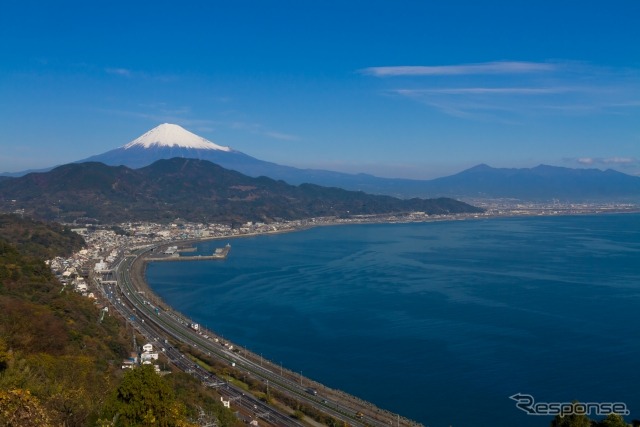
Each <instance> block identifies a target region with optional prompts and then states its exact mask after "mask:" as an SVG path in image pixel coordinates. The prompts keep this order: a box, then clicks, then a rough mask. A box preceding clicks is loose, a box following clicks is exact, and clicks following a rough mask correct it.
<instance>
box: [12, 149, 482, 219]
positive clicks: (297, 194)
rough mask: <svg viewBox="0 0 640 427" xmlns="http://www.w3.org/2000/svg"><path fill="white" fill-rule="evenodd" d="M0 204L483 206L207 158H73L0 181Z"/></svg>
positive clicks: (216, 212) (236, 210)
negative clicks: (139, 161) (143, 161)
mask: <svg viewBox="0 0 640 427" xmlns="http://www.w3.org/2000/svg"><path fill="white" fill-rule="evenodd" d="M0 209H1V210H4V211H15V210H17V209H23V210H24V211H25V213H27V214H31V215H35V216H37V217H39V218H43V219H52V218H55V219H57V220H64V221H67V222H72V221H74V220H75V219H78V218H87V217H88V218H95V219H98V220H100V221H102V222H108V223H116V222H126V221H142V220H145V221H159V222H169V221H174V220H175V219H176V218H183V219H186V220H191V221H194V222H219V223H238V222H240V223H244V222H247V221H259V222H267V223H269V222H273V221H278V220H293V219H304V218H310V217H320V216H350V215H367V214H398V213H400V214H401V213H407V212H415V211H423V212H426V213H427V214H451V213H464V212H469V213H471V212H481V211H482V209H479V208H475V207H473V206H470V205H468V204H466V203H463V202H459V201H456V200H452V199H446V198H442V199H430V200H424V199H409V200H402V199H397V198H393V197H390V196H381V195H369V194H365V193H363V192H357V191H348V190H344V189H340V188H330V187H322V186H318V185H315V184H302V185H300V186H292V185H290V184H287V183H286V182H284V181H282V180H278V181H276V180H273V179H271V178H268V177H259V178H253V177H249V176H246V175H243V174H241V173H239V172H236V171H232V170H228V169H224V168H222V167H221V166H219V165H216V164H214V163H211V162H209V161H206V160H196V159H183V158H173V159H169V160H158V161H157V162H155V163H153V164H151V165H149V166H146V167H144V168H140V169H130V168H128V167H126V166H108V165H104V164H102V163H95V162H87V163H79V164H78V163H71V164H67V165H63V166H59V167H57V168H55V169H53V170H51V171H50V172H45V173H32V174H29V175H26V176H24V177H20V178H10V179H9V180H5V181H0Z"/></svg>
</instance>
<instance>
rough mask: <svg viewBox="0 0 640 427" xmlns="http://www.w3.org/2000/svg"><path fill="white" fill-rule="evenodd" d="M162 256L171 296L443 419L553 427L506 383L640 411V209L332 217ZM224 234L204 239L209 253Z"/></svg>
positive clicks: (397, 406) (290, 360)
mask: <svg viewBox="0 0 640 427" xmlns="http://www.w3.org/2000/svg"><path fill="white" fill-rule="evenodd" d="M229 242H230V243H231V244H232V250H231V253H230V256H229V258H228V259H227V260H225V261H222V262H220V261H211V262H208V261H201V262H184V263H173V262H172V263H153V264H150V265H149V266H148V270H147V279H148V281H149V283H150V285H151V287H152V288H153V289H154V290H155V291H156V292H157V293H158V294H159V295H160V296H161V297H162V298H163V299H164V300H165V301H166V302H167V303H169V304H170V305H172V306H173V307H174V308H175V309H177V310H178V311H181V312H182V313H184V314H185V315H187V316H189V317H190V318H192V319H193V320H194V321H196V322H198V323H201V324H203V325H206V326H207V327H208V328H210V329H212V330H214V331H216V332H217V333H219V334H222V335H223V336H224V337H225V338H228V339H230V340H231V341H234V342H236V343H238V344H239V345H241V346H245V347H247V348H249V349H250V350H252V351H253V352H255V353H257V354H262V355H263V356H264V357H265V358H268V359H270V360H272V361H273V362H275V363H282V364H283V365H284V366H285V367H287V368H289V369H291V370H293V371H296V372H302V374H303V375H304V376H307V377H311V378H313V379H315V380H317V381H319V382H322V383H324V384H326V385H327V386H330V387H333V388H339V389H343V390H345V391H347V392H349V393H352V394H354V395H357V396H359V397H361V398H363V399H366V400H370V401H372V402H374V403H375V404H377V405H378V406H380V407H382V408H385V409H389V410H391V411H394V412H398V413H400V414H402V415H405V416H407V417H409V418H412V419H414V420H417V421H419V422H421V423H423V424H424V425H427V426H431V427H439V426H450V425H451V426H454V427H458V426H548V425H549V422H550V421H551V419H552V418H551V417H549V416H528V415H526V414H525V413H524V412H523V411H521V410H519V409H518V408H516V406H515V402H514V401H512V400H510V399H509V396H511V395H513V394H516V393H526V394H530V395H532V396H533V397H534V398H535V399H536V401H537V402H568V401H572V400H574V399H576V400H579V401H581V402H624V403H626V404H627V407H628V408H629V409H630V410H631V412H632V413H631V415H630V416H628V417H626V419H627V421H629V422H630V421H631V419H632V418H640V388H639V387H638V384H639V383H640V382H639V380H640V369H639V367H640V366H639V365H640V328H639V327H638V326H639V325H640V320H639V317H640V310H639V308H640V215H638V214H628V215H594V216H564V217H530V218H500V219H487V220H470V221H450V222H433V223H422V224H373V225H347V226H333V227H321V228H315V229H310V230H305V231H300V232H295V233H288V234H279V235H263V236H256V237H250V238H240V239H233V240H230V241H229ZM225 243H227V241H222V242H220V241H214V242H206V243H203V244H200V245H199V249H200V250H201V251H202V253H210V252H211V251H212V250H213V248H215V247H218V246H221V244H225Z"/></svg>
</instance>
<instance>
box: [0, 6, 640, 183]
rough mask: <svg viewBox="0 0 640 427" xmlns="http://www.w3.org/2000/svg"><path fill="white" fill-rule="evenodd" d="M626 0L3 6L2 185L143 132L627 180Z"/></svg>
mask: <svg viewBox="0 0 640 427" xmlns="http://www.w3.org/2000/svg"><path fill="white" fill-rule="evenodd" d="M639 17H640V2H639V1H637V0H626V1H621V0H612V1H609V2H606V3H605V2H600V1H598V2H596V1H553V2H552V1H546V0H542V1H491V0H489V1H482V2H480V1H462V0H452V1H446V2H445V1H438V2H437V1H425V0H421V1H419V0H411V1H403V0H395V1H379V0H368V1H360V0H341V1H334V0H326V1H312V0H287V1H270V0H253V1H250V0H246V1H242V0H239V1H217V0H214V1H207V2H205V1H191V2H189V1H183V2H175V1H154V2H147V1H137V2H121V1H119V0H114V1H109V2H99V3H96V2H87V1H83V2H68V1H60V2H42V1H37V2H34V1H29V0H26V1H19V2H18V1H8V2H3V4H2V6H1V8H0V54H1V55H2V56H1V58H0V171H8V172H12V171H19V170H24V169H29V168H39V167H46V166H52V165H54V164H62V163H67V162H71V161H74V160H78V159H82V158H85V157H88V156H90V155H93V154H99V153H102V152H105V151H108V150H110V149H113V148H116V147H118V146H121V145H124V144H126V143H127V142H129V141H131V140H133V139H135V138H136V137H138V136H140V135H141V134H143V133H144V132H146V131H147V130H149V129H151V128H153V127H155V126H157V125H158V124H161V123H164V122H169V123H176V124H180V125H182V126H184V127H185V128H186V129H188V130H190V131H192V132H195V133H197V134H199V135H201V136H203V137H205V138H207V139H210V140H211V141H213V142H215V143H217V144H220V145H226V146H230V147H232V148H234V149H236V150H239V151H242V152H244V153H246V154H249V155H251V156H254V157H257V158H259V159H263V160H269V161H273V162H276V163H280V164H286V165H292V166H298V167H314V168H323V169H332V170H339V171H345V172H367V173H372V174H375V175H379V176H393V177H409V178H433V177H437V176H443V175H448V174H452V173H455V172H458V171H460V170H462V169H465V168H467V167H470V166H473V165H476V164H478V163H487V164H489V165H491V166H495V167H533V166H536V165H538V164H540V163H545V164H552V165H558V166H568V167H596V168H601V169H606V168H613V169H617V170H621V171H623V172H626V173H631V174H639V175H640V48H639V47H638V46H640V25H638V18H639Z"/></svg>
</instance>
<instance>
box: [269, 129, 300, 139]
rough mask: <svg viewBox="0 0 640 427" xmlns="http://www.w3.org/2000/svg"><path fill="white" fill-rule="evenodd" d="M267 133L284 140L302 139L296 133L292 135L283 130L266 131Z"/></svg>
mask: <svg viewBox="0 0 640 427" xmlns="http://www.w3.org/2000/svg"><path fill="white" fill-rule="evenodd" d="M265 135H266V136H268V137H271V138H273V139H279V140H282V141H298V140H300V138H299V137H298V136H296V135H290V134H288V133H282V132H271V131H268V132H265Z"/></svg>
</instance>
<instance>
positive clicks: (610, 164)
mask: <svg viewBox="0 0 640 427" xmlns="http://www.w3.org/2000/svg"><path fill="white" fill-rule="evenodd" d="M563 162H564V163H566V164H568V165H571V166H581V167H592V168H602V169H609V168H613V169H617V170H620V171H622V172H625V173H630V174H633V175H638V174H640V159H638V158H635V157H628V156H613V157H588V156H585V157H576V158H572V157H570V158H565V159H563Z"/></svg>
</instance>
